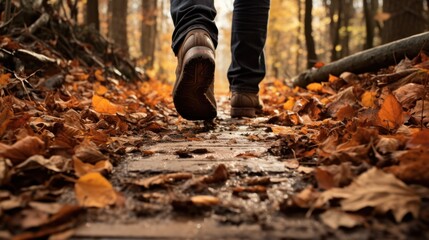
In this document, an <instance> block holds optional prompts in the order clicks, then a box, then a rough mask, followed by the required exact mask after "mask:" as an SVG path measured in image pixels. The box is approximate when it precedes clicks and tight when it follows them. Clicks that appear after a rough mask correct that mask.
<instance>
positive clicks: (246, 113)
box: [231, 107, 256, 118]
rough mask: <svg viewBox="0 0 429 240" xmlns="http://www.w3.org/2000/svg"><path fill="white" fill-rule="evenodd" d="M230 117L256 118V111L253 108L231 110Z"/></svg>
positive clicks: (234, 108)
mask: <svg viewBox="0 0 429 240" xmlns="http://www.w3.org/2000/svg"><path fill="white" fill-rule="evenodd" d="M231 117H233V118H239V117H249V118H254V117H256V109H255V108H236V107H233V108H231Z"/></svg>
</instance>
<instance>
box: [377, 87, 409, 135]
mask: <svg viewBox="0 0 429 240" xmlns="http://www.w3.org/2000/svg"><path fill="white" fill-rule="evenodd" d="M404 121H405V118H404V112H403V110H402V106H401V104H400V103H399V102H398V100H397V99H396V97H395V95H393V94H391V93H389V94H388V95H387V97H385V99H384V102H383V104H382V105H381V109H380V111H379V112H378V114H377V120H376V124H377V126H380V127H383V128H385V129H387V130H392V129H398V128H399V127H400V126H401V125H402V124H404Z"/></svg>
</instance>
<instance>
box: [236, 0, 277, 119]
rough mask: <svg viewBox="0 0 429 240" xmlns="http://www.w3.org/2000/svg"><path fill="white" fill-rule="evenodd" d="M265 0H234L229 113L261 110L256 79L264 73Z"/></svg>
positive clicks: (267, 4) (251, 113) (253, 113)
mask: <svg viewBox="0 0 429 240" xmlns="http://www.w3.org/2000/svg"><path fill="white" fill-rule="evenodd" d="M269 9H270V1H269V0H235V1H234V12H233V17H232V35H231V55H232V61H231V65H230V67H229V70H228V80H229V84H230V90H231V92H232V97H231V117H255V116H256V114H257V113H260V112H262V103H261V102H260V101H259V96H258V92H259V83H260V82H261V81H262V79H263V78H264V77H265V56H264V45H265V40H266V38H267V24H268V13H269Z"/></svg>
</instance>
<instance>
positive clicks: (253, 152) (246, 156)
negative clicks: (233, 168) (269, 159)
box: [235, 151, 261, 159]
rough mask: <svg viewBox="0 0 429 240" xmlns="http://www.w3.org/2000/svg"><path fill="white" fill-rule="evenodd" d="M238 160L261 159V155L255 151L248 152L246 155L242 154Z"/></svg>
mask: <svg viewBox="0 0 429 240" xmlns="http://www.w3.org/2000/svg"><path fill="white" fill-rule="evenodd" d="M235 157H238V158H244V159H248V158H259V157H261V154H260V153H257V152H255V151H246V152H244V153H240V154H238V155H237V156H235Z"/></svg>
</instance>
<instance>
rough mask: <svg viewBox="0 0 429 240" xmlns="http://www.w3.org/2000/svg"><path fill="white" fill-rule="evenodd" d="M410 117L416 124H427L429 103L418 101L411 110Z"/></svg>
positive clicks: (428, 120)
mask: <svg viewBox="0 0 429 240" xmlns="http://www.w3.org/2000/svg"><path fill="white" fill-rule="evenodd" d="M411 115H412V117H413V118H414V119H415V121H416V122H417V123H419V124H420V123H423V124H427V123H429V101H427V100H426V101H423V100H419V101H417V102H416V106H415V107H414V108H413V109H412V110H411Z"/></svg>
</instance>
